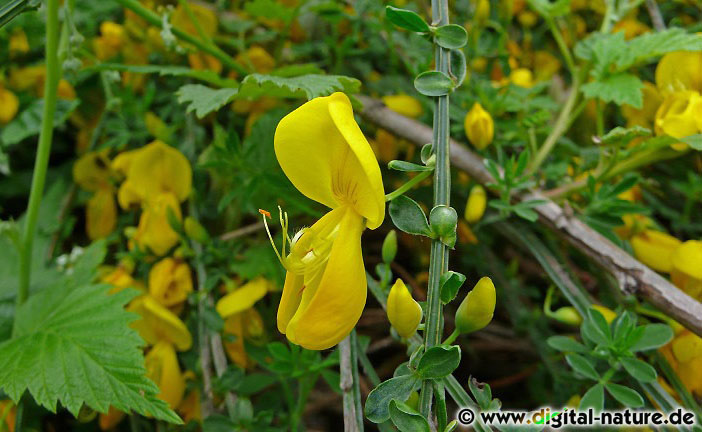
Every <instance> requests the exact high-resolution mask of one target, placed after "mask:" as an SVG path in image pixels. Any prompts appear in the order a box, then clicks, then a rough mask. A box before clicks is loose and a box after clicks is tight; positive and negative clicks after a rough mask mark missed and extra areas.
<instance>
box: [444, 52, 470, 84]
mask: <svg viewBox="0 0 702 432" xmlns="http://www.w3.org/2000/svg"><path fill="white" fill-rule="evenodd" d="M449 61H450V63H449V66H450V71H451V75H453V77H454V78H455V79H456V87H459V86H460V85H461V84H463V81H464V80H465V79H466V75H467V74H468V67H467V66H466V56H465V54H463V51H461V50H451V53H450V58H449Z"/></svg>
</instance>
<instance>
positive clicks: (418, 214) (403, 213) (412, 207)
mask: <svg viewBox="0 0 702 432" xmlns="http://www.w3.org/2000/svg"><path fill="white" fill-rule="evenodd" d="M388 213H390V219H392V223H394V224H395V226H396V227H397V228H399V229H400V230H401V231H404V232H406V233H408V234H414V235H424V236H430V235H431V229H430V228H429V222H427V217H426V215H425V214H424V211H423V210H422V208H421V207H420V206H419V204H417V203H416V202H415V201H414V200H413V199H412V198H410V197H407V196H405V195H400V196H399V197H397V198H395V199H394V200H392V201H390V206H389V210H388Z"/></svg>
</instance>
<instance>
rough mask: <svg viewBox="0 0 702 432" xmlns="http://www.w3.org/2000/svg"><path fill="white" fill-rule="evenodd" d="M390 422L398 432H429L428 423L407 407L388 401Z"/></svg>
mask: <svg viewBox="0 0 702 432" xmlns="http://www.w3.org/2000/svg"><path fill="white" fill-rule="evenodd" d="M390 420H392V423H393V424H394V425H395V426H396V427H397V429H398V430H399V431H400V432H429V422H428V421H427V419H425V418H424V416H422V415H421V414H419V413H418V412H417V411H415V410H414V409H412V408H411V407H410V406H409V405H407V404H405V403H404V402H400V401H398V400H395V399H393V400H391V401H390Z"/></svg>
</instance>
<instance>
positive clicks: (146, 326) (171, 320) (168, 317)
mask: <svg viewBox="0 0 702 432" xmlns="http://www.w3.org/2000/svg"><path fill="white" fill-rule="evenodd" d="M127 310H128V311H130V312H135V313H137V314H139V315H140V316H141V318H140V319H138V320H136V321H133V322H132V323H131V324H130V326H131V327H132V328H133V329H135V330H136V331H138V332H139V334H140V335H141V337H142V338H143V339H144V340H145V341H146V343H147V344H149V345H154V344H156V343H158V342H159V341H163V342H168V343H169V344H173V345H174V346H175V347H176V348H177V349H178V351H187V350H189V349H190V347H191V346H192V344H193V339H192V336H191V335H190V331H188V328H187V327H186V326H185V324H184V323H183V321H181V320H180V318H178V316H177V315H175V314H174V313H173V312H171V311H170V310H168V309H166V308H165V307H164V306H161V305H160V304H159V303H158V302H157V301H156V300H154V299H153V298H151V297H150V296H148V295H143V296H141V297H137V298H136V299H134V300H132V302H131V303H130V304H129V306H127Z"/></svg>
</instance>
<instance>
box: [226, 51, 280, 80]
mask: <svg viewBox="0 0 702 432" xmlns="http://www.w3.org/2000/svg"><path fill="white" fill-rule="evenodd" d="M235 60H236V61H237V63H239V64H241V65H243V66H244V67H245V68H247V69H250V68H253V70H254V71H255V72H258V73H262V74H266V73H268V72H270V71H272V70H273V68H274V67H275V59H274V58H273V56H271V55H270V54H268V51H266V50H265V49H264V48H263V47H261V46H259V45H253V46H251V47H250V48H249V49H248V50H246V52H243V53H240V54H239V55H237V56H236V57H235Z"/></svg>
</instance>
